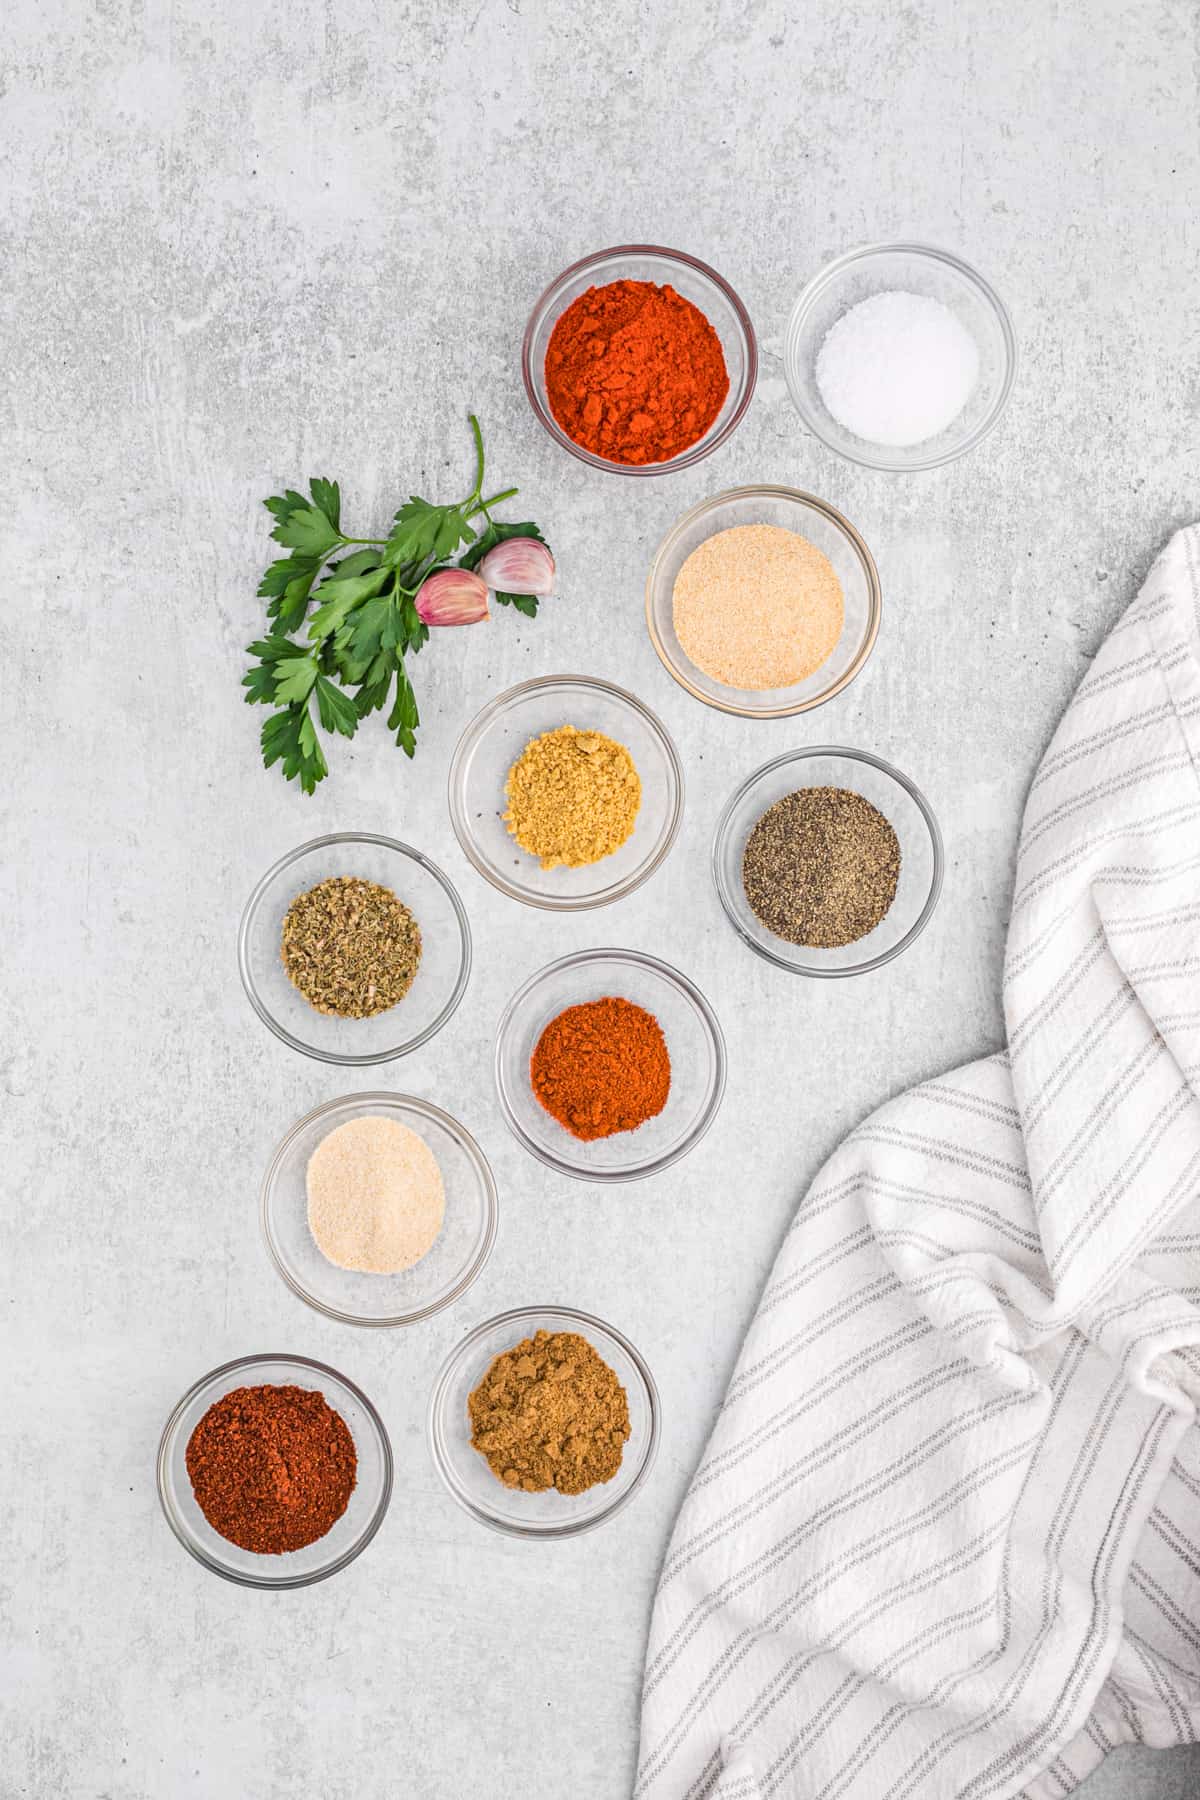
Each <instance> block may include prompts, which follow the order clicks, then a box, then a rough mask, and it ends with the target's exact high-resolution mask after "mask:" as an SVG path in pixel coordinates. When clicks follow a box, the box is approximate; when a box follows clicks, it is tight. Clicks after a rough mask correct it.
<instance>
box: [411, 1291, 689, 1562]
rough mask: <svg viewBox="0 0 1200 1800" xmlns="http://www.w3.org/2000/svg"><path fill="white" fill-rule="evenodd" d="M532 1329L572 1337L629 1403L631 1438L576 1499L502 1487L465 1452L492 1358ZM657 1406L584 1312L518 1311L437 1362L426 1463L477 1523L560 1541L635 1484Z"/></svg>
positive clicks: (622, 1500)
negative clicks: (612, 1468) (617, 1462)
mask: <svg viewBox="0 0 1200 1800" xmlns="http://www.w3.org/2000/svg"><path fill="white" fill-rule="evenodd" d="M535 1331H576V1332H578V1333H579V1335H580V1336H581V1337H584V1338H586V1339H587V1341H588V1342H589V1343H590V1344H591V1346H592V1348H593V1350H595V1351H596V1353H597V1355H599V1356H602V1357H603V1358H604V1361H605V1362H606V1363H607V1364H608V1366H609V1368H610V1369H611V1370H612V1371H613V1373H614V1375H616V1377H617V1379H618V1381H619V1382H620V1383H621V1385H622V1387H623V1388H624V1389H625V1392H626V1395H627V1396H628V1399H629V1425H630V1433H629V1437H628V1440H627V1441H626V1444H625V1453H624V1455H623V1456H622V1458H621V1467H620V1468H619V1469H618V1470H617V1473H616V1474H615V1475H614V1476H613V1478H612V1480H611V1481H605V1482H598V1483H597V1485H596V1486H595V1487H592V1488H588V1490H587V1491H586V1493H583V1494H560V1493H557V1492H556V1491H555V1490H554V1489H548V1490H547V1491H546V1492H544V1493H540V1494H527V1493H525V1492H524V1490H522V1489H515V1488H507V1487H505V1485H504V1483H503V1482H502V1481H498V1480H497V1479H496V1477H495V1476H494V1475H493V1474H492V1471H491V1469H490V1468H489V1467H488V1465H487V1462H486V1461H485V1459H484V1457H483V1456H482V1455H481V1454H480V1452H479V1451H478V1450H475V1449H473V1448H472V1446H471V1421H470V1416H469V1414H468V1412H467V1400H468V1398H469V1396H470V1395H471V1393H472V1392H473V1391H474V1390H475V1388H477V1387H478V1386H479V1383H480V1382H481V1381H482V1379H483V1377H484V1375H485V1374H486V1373H487V1371H488V1368H489V1367H490V1365H491V1363H492V1361H493V1359H494V1358H495V1357H497V1356H502V1355H503V1354H504V1352H505V1351H506V1350H511V1349H512V1348H513V1346H514V1345H515V1344H519V1343H520V1341H521V1339H522V1338H526V1337H532V1336H533V1334H534V1332H535ZM659 1414H660V1404H659V1398H658V1389H657V1388H656V1387H655V1385H654V1377H653V1376H652V1375H651V1373H650V1370H649V1369H648V1368H647V1366H646V1364H645V1362H644V1361H643V1359H642V1357H641V1356H640V1355H639V1354H638V1352H637V1351H636V1350H635V1349H634V1347H633V1345H632V1344H631V1343H630V1342H629V1339H628V1338H626V1337H622V1335H621V1333H620V1332H619V1331H617V1330H616V1329H615V1328H614V1327H613V1326H611V1325H606V1324H605V1323H604V1322H603V1320H602V1319H597V1318H594V1317H593V1316H592V1314H591V1313H585V1312H576V1311H575V1310H574V1309H573V1308H572V1307H569V1306H522V1307H518V1308H517V1309H516V1311H514V1312H506V1313H501V1314H500V1315H499V1317H498V1318H495V1319H488V1320H487V1322H486V1323H485V1324H483V1325H477V1326H476V1327H475V1330H474V1331H472V1332H471V1333H470V1335H469V1336H468V1337H466V1338H464V1339H463V1341H462V1343H461V1344H459V1345H458V1346H457V1348H456V1349H454V1350H453V1351H452V1352H451V1353H450V1355H449V1356H448V1357H447V1359H446V1361H445V1362H444V1363H443V1365H442V1368H441V1372H440V1374H439V1375H438V1378H437V1380H436V1381H435V1383H434V1386H433V1393H432V1394H431V1395H430V1398H429V1417H428V1430H429V1448H430V1452H431V1454H432V1456H433V1464H434V1467H435V1468H436V1470H437V1472H438V1474H439V1475H440V1476H441V1478H442V1480H443V1481H444V1482H445V1484H446V1486H447V1487H448V1488H449V1490H450V1492H451V1494H452V1495H453V1496H454V1498H455V1499H456V1500H457V1501H458V1504H459V1505H460V1506H461V1507H463V1508H464V1510H465V1511H467V1512H469V1513H470V1515H471V1517H472V1518H473V1519H478V1520H479V1522H480V1524H481V1525H490V1526H491V1528H492V1530H493V1531H504V1532H508V1533H509V1535H510V1536H512V1537H522V1538H565V1537H575V1536H577V1535H578V1534H579V1533H580V1532H581V1531H592V1530H594V1529H595V1527H596V1526H597V1525H602V1524H603V1523H604V1521H605V1520H606V1519H611V1518H612V1517H613V1514H614V1513H618V1512H620V1510H621V1508H622V1507H623V1506H625V1505H627V1504H628V1502H629V1501H630V1500H632V1498H633V1496H634V1494H636V1492H637V1490H638V1489H639V1488H640V1487H641V1486H642V1484H643V1482H644V1481H645V1479H646V1477H647V1475H649V1473H650V1469H651V1467H652V1465H653V1462H654V1457H655V1454H656V1452H657V1450H658V1434H659Z"/></svg>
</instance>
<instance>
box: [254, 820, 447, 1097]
mask: <svg viewBox="0 0 1200 1800" xmlns="http://www.w3.org/2000/svg"><path fill="white" fill-rule="evenodd" d="M331 875H358V876H360V877H362V879H363V880H365V881H376V882H378V883H379V884H380V886H381V887H386V888H391V890H392V892H393V893H394V894H395V895H396V896H397V898H398V899H400V900H402V901H403V902H404V904H405V905H406V906H408V907H411V909H412V911H413V914H414V915H415V917H416V921H417V924H418V925H419V926H420V928H421V961H420V964H419V966H418V968H417V973H416V978H415V980H414V981H413V984H412V986H411V987H410V988H409V990H408V992H407V994H406V995H405V996H404V998H403V1000H401V1001H400V1002H399V1003H398V1004H397V1005H396V1006H393V1007H391V1008H389V1010H388V1011H387V1012H382V1013H376V1014H375V1016H374V1017H373V1018H370V1019H337V1018H333V1017H331V1016H329V1015H327V1014H325V1013H319V1012H318V1011H317V1010H316V1008H315V1007H314V1006H310V1005H309V1003H308V1001H307V1000H306V999H305V998H304V996H303V995H302V994H301V993H300V992H299V990H298V989H297V988H295V987H293V986H292V983H291V982H290V981H289V980H288V977H287V974H286V972H285V970H284V966H283V959H282V957H281V955H280V939H281V934H282V931H283V920H284V915H285V914H286V912H287V909H288V907H289V906H290V905H291V903H292V901H293V900H294V899H295V898H296V896H297V895H298V894H303V893H305V892H306V891H307V890H308V889H309V888H312V887H315V886H316V885H317V883H318V882H319V881H324V880H325V879H326V878H327V877H328V876H331ZM238 967H239V969H240V970H241V974H242V986H243V987H244V988H245V990H246V996H247V998H248V999H249V1001H250V1004H251V1006H252V1007H253V1008H254V1010H255V1012H256V1013H257V1014H258V1016H259V1018H260V1019H261V1020H262V1021H263V1023H264V1025H268V1026H269V1027H270V1028H271V1030H272V1031H273V1032H274V1033H275V1036H276V1037H277V1038H282V1039H283V1042H284V1043H285V1044H290V1045H291V1047H292V1049H293V1050H300V1051H302V1052H303V1054H304V1055H305V1056H315V1057H316V1058H317V1060H318V1061H319V1062H327V1063H343V1064H346V1065H353V1066H356V1067H362V1066H364V1065H366V1064H368V1063H380V1062H391V1061H392V1060H393V1059H394V1058H395V1057H397V1056H406V1055H407V1054H408V1052H409V1051H410V1050H415V1049H416V1048H417V1047H418V1045H420V1044H424V1043H426V1042H427V1041H428V1039H429V1038H431V1037H432V1036H433V1035H434V1033H435V1032H437V1031H440V1030H441V1028H442V1026H443V1025H444V1024H445V1023H446V1020H447V1019H448V1018H449V1017H450V1015H451V1013H452V1012H453V1011H454V1009H455V1007H456V1006H457V1005H458V1003H459V1001H460V1000H461V999H462V997H463V994H464V992H465V990H466V986H467V977H468V976H469V974H470V973H471V929H470V926H469V925H468V924H467V915H466V912H465V911H464V909H463V903H462V901H461V900H460V899H459V897H458V895H457V894H456V893H455V891H454V889H453V887H451V885H450V883H449V881H448V880H447V879H446V877H445V876H444V875H443V874H442V871H441V870H440V869H439V868H438V866H437V864H436V863H432V862H430V860H429V858H428V857H427V856H422V855H421V852H420V851H419V850H414V849H412V848H411V846H410V845H408V844H401V843H399V842H398V841H397V840H396V839H395V838H389V837H380V836H378V834H377V833H375V832H373V831H361V832H353V831H339V832H335V833H334V834H333V835H332V836H331V837H321V838H313V839H312V841H311V843H307V844H301V845H300V847H299V849H298V850H291V851H289V852H288V854H287V855H286V856H281V857H280V859H279V861H278V862H277V863H275V864H274V866H273V867H272V868H270V869H268V870H267V872H266V874H265V875H264V876H263V878H262V880H261V881H260V882H259V884H258V886H257V887H256V888H255V890H254V892H253V893H252V894H251V896H250V898H249V900H247V902H246V910H245V912H244V913H243V914H242V922H241V925H240V927H239V929H238Z"/></svg>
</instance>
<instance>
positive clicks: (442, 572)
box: [413, 569, 488, 625]
mask: <svg viewBox="0 0 1200 1800" xmlns="http://www.w3.org/2000/svg"><path fill="white" fill-rule="evenodd" d="M413 605H414V606H415V607H416V609H417V612H418V613H419V615H420V617H421V618H422V619H423V620H424V622H425V624H426V625H478V624H479V622H480V621H481V620H482V619H486V618H487V616H488V584H487V582H486V581H484V580H483V578H482V576H479V575H476V574H475V572H474V570H472V569H439V570H438V571H437V573H436V574H434V575H429V576H427V577H426V579H425V580H424V581H423V582H422V583H421V585H420V587H419V588H418V589H417V591H416V594H415V595H414V596H413Z"/></svg>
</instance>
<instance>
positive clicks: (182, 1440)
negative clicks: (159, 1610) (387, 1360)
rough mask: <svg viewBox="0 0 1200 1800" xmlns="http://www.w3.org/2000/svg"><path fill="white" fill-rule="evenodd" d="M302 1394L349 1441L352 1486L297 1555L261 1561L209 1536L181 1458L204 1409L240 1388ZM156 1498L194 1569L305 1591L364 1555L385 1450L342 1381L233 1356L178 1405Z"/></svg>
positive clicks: (378, 1509) (365, 1407)
mask: <svg viewBox="0 0 1200 1800" xmlns="http://www.w3.org/2000/svg"><path fill="white" fill-rule="evenodd" d="M260 1386H272V1387H301V1388H307V1389H308V1390H309V1391H310V1392H311V1391H314V1390H315V1391H317V1392H319V1393H322V1394H324V1396H325V1398H326V1400H327V1401H328V1403H329V1405H330V1406H331V1407H332V1408H333V1410H334V1411H335V1412H336V1413H340V1415H341V1417H342V1418H343V1419H344V1420H345V1422H346V1424H347V1426H348V1427H349V1430H350V1435H351V1437H352V1438H353V1439H354V1449H355V1452H356V1454H357V1456H358V1470H357V1481H356V1483H355V1487H354V1492H353V1493H352V1494H351V1496H350V1504H349V1505H348V1506H347V1508H346V1510H345V1512H344V1513H343V1514H342V1516H341V1518H340V1519H338V1521H337V1522H336V1524H335V1525H333V1527H332V1528H331V1529H330V1530H329V1531H327V1532H326V1533H325V1536H324V1537H323V1538H318V1539H317V1541H316V1543H315V1544H306V1545H305V1547H304V1548H303V1549H302V1550H285V1551H284V1552H283V1553H282V1554H281V1555H278V1556H264V1555H260V1554H258V1553H257V1552H256V1551H253V1550H242V1549H239V1547H238V1546H237V1545H236V1544H231V1543H230V1542H229V1540H228V1539H227V1538H223V1537H222V1536H221V1534H220V1532H218V1531H214V1530H213V1528H212V1526H211V1525H210V1524H209V1522H208V1520H207V1519H206V1518H205V1517H204V1514H203V1513H202V1512H201V1511H200V1508H199V1506H198V1505H197V1504H196V1497H195V1495H194V1494H193V1492H192V1484H191V1480H190V1478H189V1476H188V1472H187V1464H186V1462H185V1460H184V1459H185V1457H186V1454H187V1447H188V1439H189V1438H190V1437H191V1435H192V1432H193V1431H194V1430H195V1429H196V1426H197V1425H198V1424H199V1423H200V1420H201V1419H202V1418H203V1417H204V1415H205V1413H206V1412H207V1411H208V1409H209V1407H210V1406H212V1405H213V1404H214V1403H215V1402H216V1401H218V1400H220V1399H221V1398H222V1396H223V1395H225V1394H228V1393H229V1392H230V1391H231V1389H233V1388H239V1387H260ZM158 1497H159V1499H160V1500H161V1501H162V1508H163V1511H164V1512H165V1513H166V1515H167V1523H168V1525H169V1526H170V1527H171V1530H172V1531H173V1532H174V1533H175V1536H176V1537H177V1538H178V1539H179V1541H180V1543H181V1544H182V1545H183V1547H184V1549H185V1550H186V1551H188V1553H189V1554H190V1555H191V1556H194V1557H195V1558H196V1561H197V1562H200V1563H203V1564H204V1567H205V1568H206V1569H211V1570H212V1572H213V1574H214V1575H223V1576H224V1577H225V1580H226V1581H235V1582H237V1583H238V1584H239V1585H240V1586H241V1587H257V1588H295V1587H308V1586H309V1585H310V1584H311V1583H312V1582H314V1581H324V1580H325V1578H326V1576H328V1575H336V1574H337V1571H338V1570H339V1569H344V1568H345V1567H346V1564H347V1563H352V1562H353V1561H354V1559H355V1557H356V1556H358V1555H360V1554H361V1552H362V1551H363V1550H365V1549H366V1547H367V1545H368V1544H369V1543H370V1541H371V1539H372V1538H373V1537H374V1536H375V1533H376V1532H377V1531H378V1530H379V1527H380V1525H381V1524H382V1523H383V1515H384V1514H385V1513H386V1512H387V1509H388V1501H389V1500H390V1499H391V1497H392V1447H391V1445H390V1444H389V1442H388V1435H387V1432H386V1431H385V1430H384V1427H383V1421H382V1419H381V1418H380V1417H379V1414H378V1413H377V1412H376V1411H375V1408H374V1407H373V1406H372V1405H371V1402H370V1401H369V1400H368V1399H367V1396H366V1395H365V1394H364V1393H363V1392H362V1390H361V1389H360V1388H357V1387H355V1385H354V1383H353V1382H352V1381H349V1380H348V1379H347V1378H346V1376H345V1375H339V1374H338V1372H337V1370H336V1369H331V1368H329V1367H327V1365H326V1364H325V1363H319V1362H313V1361H312V1360H311V1359H310V1358H309V1357H307V1356H286V1355H263V1356H239V1357H238V1358H237V1360H236V1362H227V1363H222V1365H221V1367H220V1368H219V1369H213V1370H212V1371H211V1373H210V1374H208V1375H202V1376H201V1378H200V1380H199V1381H198V1382H197V1383H196V1384H195V1386H194V1387H190V1388H189V1389H188V1391H187V1393H186V1394H185V1395H184V1396H183V1399H182V1400H181V1401H180V1402H179V1404H178V1406H177V1407H176V1408H175V1410H174V1412H173V1413H172V1414H171V1416H170V1418H169V1419H168V1420H167V1423H166V1426H165V1428H164V1430H163V1434H162V1439H161V1442H160V1443H159V1446H158Z"/></svg>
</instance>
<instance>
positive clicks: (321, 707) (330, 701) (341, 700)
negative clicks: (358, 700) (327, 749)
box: [317, 675, 358, 738]
mask: <svg viewBox="0 0 1200 1800" xmlns="http://www.w3.org/2000/svg"><path fill="white" fill-rule="evenodd" d="M317 712H318V713H319V714H320V718H321V723H322V725H323V726H324V727H325V729H326V731H339V732H341V734H342V736H343V737H348V738H351V737H353V736H354V734H355V732H356V731H357V730H358V712H357V710H356V709H355V705H354V702H353V700H351V698H350V696H349V694H343V693H342V692H341V691H340V690H339V689H338V688H335V687H334V685H333V683H332V681H330V680H329V678H328V677H327V676H325V675H318V676H317Z"/></svg>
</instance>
